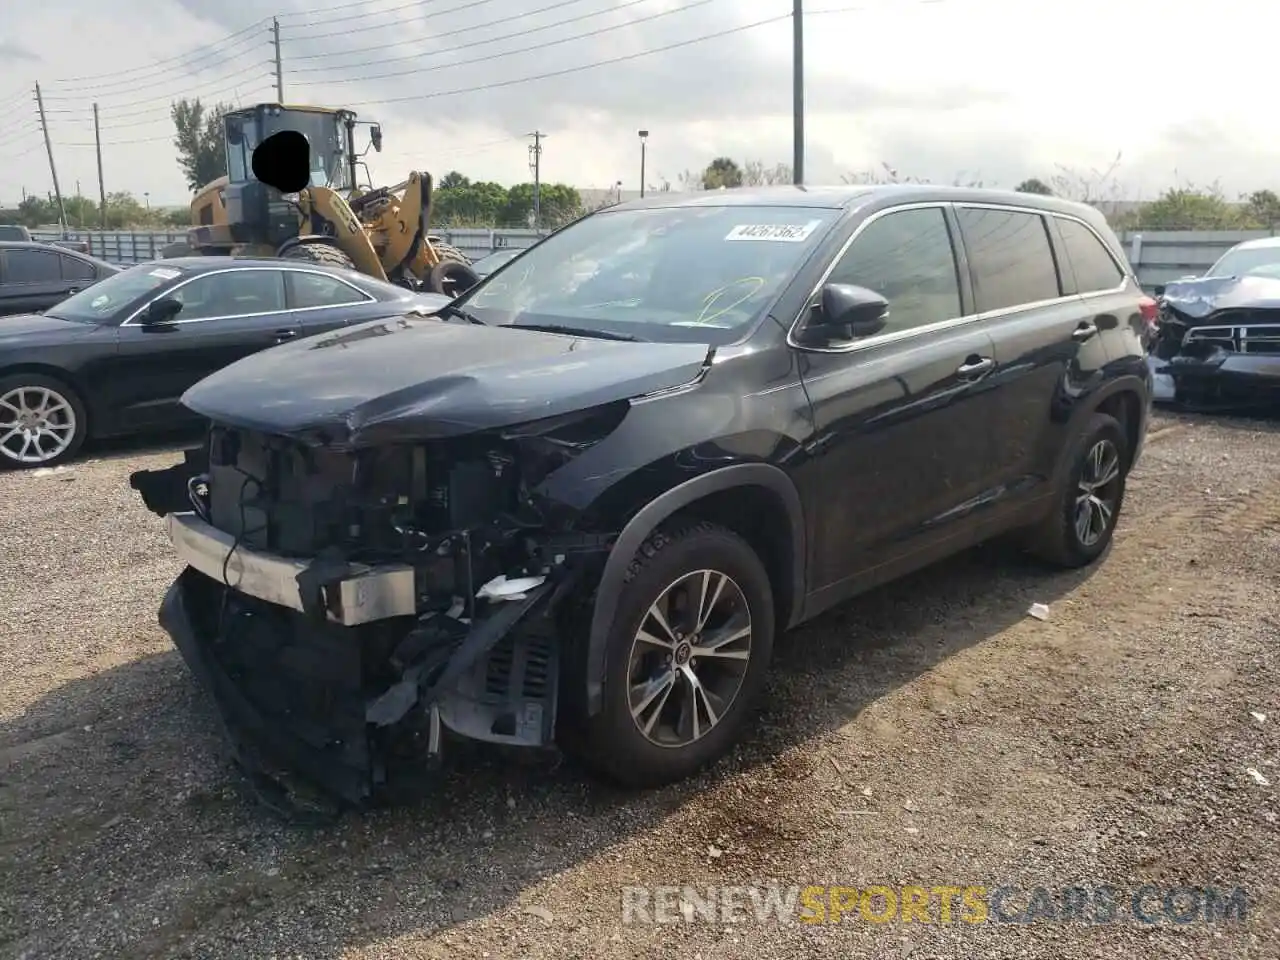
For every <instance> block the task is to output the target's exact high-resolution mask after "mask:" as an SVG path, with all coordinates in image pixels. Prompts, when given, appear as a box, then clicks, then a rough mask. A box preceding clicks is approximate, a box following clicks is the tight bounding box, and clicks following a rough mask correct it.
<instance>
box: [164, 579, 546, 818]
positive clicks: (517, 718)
mask: <svg viewBox="0 0 1280 960" xmlns="http://www.w3.org/2000/svg"><path fill="white" fill-rule="evenodd" d="M250 569H252V567H250ZM271 582H276V581H271ZM263 592H265V589H264V591H263ZM550 593H551V585H550V584H546V585H544V586H543V587H542V588H539V589H538V590H535V591H530V592H529V593H528V594H527V595H526V596H525V598H524V599H523V600H520V601H510V602H506V603H503V604H499V605H497V607H496V609H494V610H491V611H487V613H486V615H485V616H484V617H483V618H482V619H480V620H478V621H477V622H476V623H474V624H470V625H468V624H462V623H461V622H460V621H454V620H449V621H448V622H447V623H448V626H449V627H451V628H452V629H453V630H454V631H455V634H454V636H455V637H456V640H457V642H456V643H455V644H453V645H444V644H441V643H440V638H441V637H443V636H444V634H443V633H442V632H441V631H442V629H443V628H442V627H440V626H438V624H441V623H442V622H444V621H442V620H441V618H440V617H439V616H437V617H432V618H422V619H412V618H403V617H402V618H395V619H391V620H386V621H380V622H378V623H370V624H365V625H360V626H356V627H351V626H345V625H343V624H340V623H337V622H334V621H333V620H328V621H326V620H320V621H316V620H315V619H314V618H311V617H308V616H306V615H305V614H303V613H301V612H300V611H299V610H298V609H296V608H292V609H291V608H288V607H286V606H284V605H280V604H276V603H273V602H270V601H268V600H266V599H265V598H262V597H255V596H253V595H250V594H247V593H245V592H243V591H240V590H232V589H229V588H228V587H227V586H226V585H225V584H224V583H220V582H218V581H217V580H215V579H213V578H211V577H209V576H207V575H206V574H205V573H203V572H202V571H201V570H199V569H198V568H195V567H192V566H189V567H188V568H187V569H186V570H184V571H183V572H182V574H180V575H179V577H178V579H177V580H176V581H175V582H174V583H173V585H172V586H171V587H170V588H169V590H168V592H167V593H166V595H165V598H164V601H163V603H162V605H161V608H160V617H159V619H160V624H161V626H162V627H163V628H164V629H165V631H166V632H168V634H169V635H170V637H172V639H173V641H174V644H175V646H176V647H177V648H178V650H179V652H180V653H181V654H182V657H183V659H184V660H185V661H186V663H187V664H188V666H189V667H190V669H191V671H192V673H193V674H194V675H195V677H196V679H197V680H198V682H199V683H200V685H201V686H203V687H204V688H205V689H206V690H207V691H208V693H209V694H210V696H211V698H212V699H213V701H214V705H215V707H216V709H217V712H218V716H219V719H220V722H221V726H222V729H223V733H224V735H225V736H226V739H227V740H228V742H229V744H230V746H231V748H232V751H233V756H234V758H235V760H236V761H237V762H238V764H239V765H240V766H241V767H242V768H244V769H245V770H246V772H248V773H250V774H251V775H255V776H265V777H267V778H269V779H270V780H271V781H273V782H275V783H276V784H278V785H284V788H285V791H286V792H289V793H296V790H294V789H293V786H292V785H293V784H301V785H303V786H305V787H307V788H312V789H318V790H319V791H321V792H322V793H324V794H326V795H328V796H330V797H332V798H334V799H336V800H338V801H340V802H341V803H343V804H346V805H352V806H363V805H365V804H367V803H368V802H370V801H371V800H373V799H374V798H375V797H377V796H379V795H380V794H382V793H383V791H384V788H385V787H386V786H388V785H389V784H390V783H391V782H392V781H393V780H402V781H405V782H408V781H410V780H413V781H415V782H416V781H419V780H420V775H421V773H422V772H423V771H425V770H430V769H431V768H432V767H434V766H435V764H436V763H437V762H438V761H439V759H440V754H441V730H442V728H447V729H448V730H451V731H452V732H453V733H455V734H457V735H460V736H462V737H466V738H470V739H475V740H481V741H487V742H491V743H499V744H507V745H512V746H524V747H545V746H549V745H551V744H552V743H553V742H554V737H555V715H556V699H557V693H558V678H559V644H558V642H557V637H556V635H555V633H554V630H552V629H551V620H550V618H548V617H544V616H541V615H540V613H541V612H545V609H546V601H547V600H548V599H549V597H550ZM433 631H434V635H433ZM433 636H434V641H435V642H434V644H433V642H432V640H433ZM406 651H412V656H410V655H409V654H408V653H406Z"/></svg>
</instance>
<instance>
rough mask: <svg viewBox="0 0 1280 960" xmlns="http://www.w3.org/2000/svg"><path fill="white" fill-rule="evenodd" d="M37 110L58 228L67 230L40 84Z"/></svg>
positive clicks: (37, 94)
mask: <svg viewBox="0 0 1280 960" xmlns="http://www.w3.org/2000/svg"><path fill="white" fill-rule="evenodd" d="M36 109H38V110H39V111H40V129H41V130H43V131H44V149H45V152H46V153H48V154H49V173H50V174H52V175H53V194H54V196H55V197H57V200H58V226H59V227H60V228H61V229H63V230H65V229H67V210H66V207H64V206H63V205H62V188H61V187H59V186H58V167H57V165H56V164H55V163H54V162H53V143H52V142H51V141H50V140H49V121H48V120H47V119H46V118H45V115H44V98H43V97H42V96H40V84H38V83H37V84H36Z"/></svg>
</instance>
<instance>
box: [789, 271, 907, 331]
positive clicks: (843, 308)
mask: <svg viewBox="0 0 1280 960" xmlns="http://www.w3.org/2000/svg"><path fill="white" fill-rule="evenodd" d="M888 322H889V301H888V300H886V299H885V298H884V297H882V296H880V294H878V293H876V292H875V291H874V290H868V289H867V288H866V287H857V286H854V285H853V284H849V283H828V284H826V285H825V286H824V287H823V288H822V294H821V298H820V299H819V301H818V303H817V304H815V305H814V308H813V310H812V311H811V312H810V314H809V320H808V323H807V324H806V327H807V329H810V330H813V331H814V332H815V333H820V334H821V335H822V336H823V337H826V336H836V335H840V336H843V337H850V338H852V337H869V336H871V335H872V334H874V333H879V332H880V331H881V330H883V329H884V326H885V324H886V323H888Z"/></svg>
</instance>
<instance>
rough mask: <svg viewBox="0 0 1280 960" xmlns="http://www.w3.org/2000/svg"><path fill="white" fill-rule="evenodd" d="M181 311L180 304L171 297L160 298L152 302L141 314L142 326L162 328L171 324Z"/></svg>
mask: <svg viewBox="0 0 1280 960" xmlns="http://www.w3.org/2000/svg"><path fill="white" fill-rule="evenodd" d="M181 311H182V303H181V302H180V301H178V300H175V299H174V298H173V297H161V298H160V299H159V300H152V301H151V305H150V306H148V307H147V309H146V310H144V311H143V312H142V317H141V319H142V325H143V326H144V327H163V326H165V325H166V324H169V323H172V322H173V319H174V317H176V316H177V315H178V314H179V313H180V312H181Z"/></svg>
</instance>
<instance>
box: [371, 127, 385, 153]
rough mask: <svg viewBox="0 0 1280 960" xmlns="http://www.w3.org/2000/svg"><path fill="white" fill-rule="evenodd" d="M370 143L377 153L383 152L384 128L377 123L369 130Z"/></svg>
mask: <svg viewBox="0 0 1280 960" xmlns="http://www.w3.org/2000/svg"><path fill="white" fill-rule="evenodd" d="M369 142H370V143H372V144H373V149H374V151H375V152H377V153H381V152H382V127H380V126H379V125H378V124H376V123H375V124H374V125H373V126H372V127H370V128H369Z"/></svg>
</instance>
